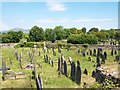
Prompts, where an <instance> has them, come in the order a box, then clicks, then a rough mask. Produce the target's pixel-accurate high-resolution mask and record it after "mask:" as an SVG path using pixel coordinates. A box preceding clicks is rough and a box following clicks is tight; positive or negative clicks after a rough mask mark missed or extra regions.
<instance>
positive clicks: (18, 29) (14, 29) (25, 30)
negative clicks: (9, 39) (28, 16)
mask: <svg viewBox="0 0 120 90" xmlns="http://www.w3.org/2000/svg"><path fill="white" fill-rule="evenodd" d="M29 30H30V29H23V28H13V29H10V30H4V31H2V32H8V31H22V32H24V33H29Z"/></svg>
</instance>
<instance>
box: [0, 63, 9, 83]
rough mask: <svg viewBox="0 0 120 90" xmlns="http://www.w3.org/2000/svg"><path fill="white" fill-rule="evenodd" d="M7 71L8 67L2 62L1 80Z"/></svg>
mask: <svg viewBox="0 0 120 90" xmlns="http://www.w3.org/2000/svg"><path fill="white" fill-rule="evenodd" d="M7 70H10V68H9V67H6V63H5V62H3V61H2V68H0V71H2V80H3V81H4V80H5V73H6V71H7Z"/></svg>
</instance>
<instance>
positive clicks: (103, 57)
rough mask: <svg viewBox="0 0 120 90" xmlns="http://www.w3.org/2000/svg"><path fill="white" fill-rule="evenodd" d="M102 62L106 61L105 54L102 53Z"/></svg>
mask: <svg viewBox="0 0 120 90" xmlns="http://www.w3.org/2000/svg"><path fill="white" fill-rule="evenodd" d="M102 63H105V55H104V54H103V55H102Z"/></svg>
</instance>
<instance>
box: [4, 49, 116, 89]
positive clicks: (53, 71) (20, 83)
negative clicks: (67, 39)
mask: <svg viewBox="0 0 120 90" xmlns="http://www.w3.org/2000/svg"><path fill="white" fill-rule="evenodd" d="M39 50H40V52H41V56H39V54H38V52H39ZM29 51H30V49H29V48H24V50H23V48H18V53H19V54H20V53H21V52H22V66H23V67H25V66H26V65H27V64H28V63H29V61H30V59H29V55H28V54H29ZM55 51H56V52H58V51H57V49H56V50H55ZM103 51H105V50H103ZM106 51H107V53H108V59H107V60H106V64H102V65H104V66H105V65H107V66H111V67H112V66H113V65H114V66H115V67H112V68H116V67H117V66H118V65H117V63H116V62H114V58H115V56H111V55H110V50H106ZM62 52H63V53H64V56H65V60H66V61H67V64H68V65H67V67H68V77H65V76H64V75H62V74H61V75H60V76H59V75H58V72H57V67H58V65H57V60H58V57H60V55H61V54H60V53H56V56H54V55H53V54H52V49H51V50H50V51H49V53H47V52H46V53H44V52H43V51H42V48H37V50H36V52H35V57H34V60H35V62H38V63H39V64H40V65H42V68H39V67H38V65H37V64H36V70H37V74H38V73H40V75H41V77H42V80H43V88H82V87H83V83H84V82H86V83H89V84H91V85H92V84H94V83H95V79H94V78H92V77H91V74H92V71H93V70H95V67H93V65H94V64H96V57H94V56H90V57H91V59H92V61H94V63H93V62H91V61H88V57H89V55H87V56H86V57H83V56H82V55H81V53H80V54H78V53H77V49H74V50H70V51H67V50H66V49H62ZM46 54H47V55H48V56H49V57H51V59H52V60H53V61H54V67H52V66H51V65H50V64H48V63H45V62H44V55H46ZM68 57H71V58H72V60H73V61H75V62H77V60H79V61H80V65H81V69H82V82H81V85H77V84H76V83H75V82H73V81H71V79H70V70H71V67H70V64H69V62H68ZM10 59H11V60H12V65H11V64H10ZM2 60H3V61H6V65H7V66H9V67H10V68H11V70H9V71H7V72H8V73H10V72H24V73H25V74H26V77H25V78H24V79H17V80H14V79H12V80H11V79H6V80H5V81H2V88H30V81H31V83H32V86H33V88H35V87H36V84H35V80H34V79H33V80H31V79H30V75H32V74H31V73H32V70H26V69H21V68H20V66H19V63H18V60H16V59H15V57H14V48H2ZM85 68H86V69H87V70H88V75H85V74H83V70H84V69H85ZM116 69H117V68H116Z"/></svg>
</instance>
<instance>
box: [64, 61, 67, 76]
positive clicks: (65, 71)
mask: <svg viewBox="0 0 120 90" xmlns="http://www.w3.org/2000/svg"><path fill="white" fill-rule="evenodd" d="M64 74H65V76H66V77H67V63H66V61H65V60H64Z"/></svg>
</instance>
